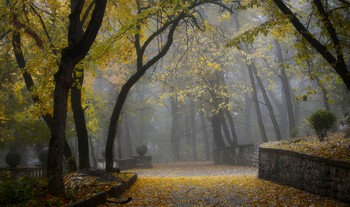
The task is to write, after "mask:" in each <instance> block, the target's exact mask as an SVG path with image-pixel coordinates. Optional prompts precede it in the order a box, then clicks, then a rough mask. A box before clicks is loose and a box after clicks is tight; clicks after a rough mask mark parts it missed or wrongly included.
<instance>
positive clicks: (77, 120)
mask: <svg viewBox="0 0 350 207" xmlns="http://www.w3.org/2000/svg"><path fill="white" fill-rule="evenodd" d="M78 74H79V75H78ZM83 82H84V70H83V69H78V68H76V71H74V85H73V87H72V90H71V104H72V110H73V118H74V125H75V130H76V133H77V137H78V152H79V169H86V168H90V158H89V139H88V132H87V127H86V121H85V113H84V109H83V107H82V103H81V88H82V85H83Z"/></svg>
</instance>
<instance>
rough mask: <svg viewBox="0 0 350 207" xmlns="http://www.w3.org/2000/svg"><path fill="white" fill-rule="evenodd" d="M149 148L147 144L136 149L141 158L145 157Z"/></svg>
mask: <svg viewBox="0 0 350 207" xmlns="http://www.w3.org/2000/svg"><path fill="white" fill-rule="evenodd" d="M147 148H148V147H147V146H146V145H145V144H142V145H139V146H137V147H136V152H137V154H139V155H140V156H143V155H144V154H146V152H147Z"/></svg>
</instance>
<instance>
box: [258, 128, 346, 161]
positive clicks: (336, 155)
mask: <svg viewBox="0 0 350 207" xmlns="http://www.w3.org/2000/svg"><path fill="white" fill-rule="evenodd" d="M261 147H264V148H273V149H284V150H290V151H295V152H300V153H304V154H308V155H313V156H318V157H323V158H327V159H331V160H341V161H346V162H350V153H349V151H350V139H349V138H344V133H341V132H339V133H334V134H330V135H329V136H328V137H326V138H325V140H324V141H323V142H320V141H319V140H318V138H317V137H316V135H314V136H309V137H304V138H295V139H288V140H282V141H279V142H268V143H264V144H262V145H261Z"/></svg>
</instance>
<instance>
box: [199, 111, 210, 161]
mask: <svg viewBox="0 0 350 207" xmlns="http://www.w3.org/2000/svg"><path fill="white" fill-rule="evenodd" d="M199 115H200V119H201V125H202V132H203V142H204V155H205V159H206V160H210V157H211V154H210V152H211V151H210V144H209V134H208V130H207V124H206V120H205V118H204V114H203V112H199Z"/></svg>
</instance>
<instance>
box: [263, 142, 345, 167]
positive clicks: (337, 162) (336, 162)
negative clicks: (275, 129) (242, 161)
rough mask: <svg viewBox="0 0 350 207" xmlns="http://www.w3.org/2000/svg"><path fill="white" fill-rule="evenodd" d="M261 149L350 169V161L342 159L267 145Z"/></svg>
mask: <svg viewBox="0 0 350 207" xmlns="http://www.w3.org/2000/svg"><path fill="white" fill-rule="evenodd" d="M259 151H260V152H261V151H266V152H270V153H271V152H272V153H279V154H285V155H292V156H296V157H299V158H303V159H309V160H313V161H317V162H324V163H326V164H328V165H332V166H335V167H342V168H347V169H350V163H349V162H345V161H341V160H331V159H327V158H323V157H316V156H313V155H308V154H304V153H301V152H295V151H290V150H285V149H274V148H266V147H259ZM259 154H260V153H259Z"/></svg>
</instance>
